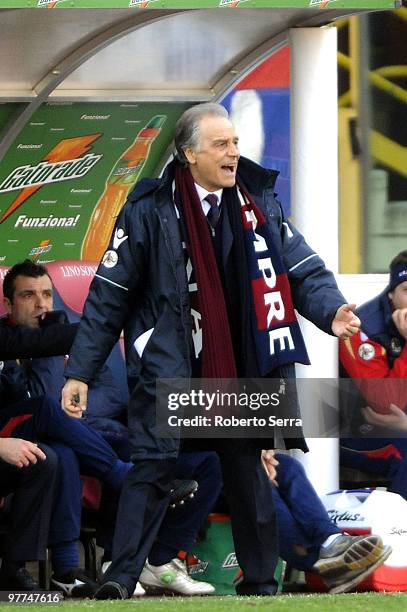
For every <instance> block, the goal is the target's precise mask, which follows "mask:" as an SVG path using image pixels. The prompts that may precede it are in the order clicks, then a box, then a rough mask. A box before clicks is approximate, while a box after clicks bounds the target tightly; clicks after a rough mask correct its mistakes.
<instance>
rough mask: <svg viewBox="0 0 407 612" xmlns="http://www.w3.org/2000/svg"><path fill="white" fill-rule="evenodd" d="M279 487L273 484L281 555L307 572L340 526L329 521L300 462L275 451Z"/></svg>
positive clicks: (294, 565)
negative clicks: (323, 546) (277, 463)
mask: <svg viewBox="0 0 407 612" xmlns="http://www.w3.org/2000/svg"><path fill="white" fill-rule="evenodd" d="M276 458H277V460H278V461H279V462H280V465H279V466H278V469H277V472H278V476H277V481H278V485H279V486H278V488H277V487H273V498H274V503H275V505H276V511H277V525H278V534H279V542H280V556H281V557H282V558H283V559H285V560H286V561H287V562H288V563H289V564H290V565H292V566H293V567H295V568H297V569H299V570H303V571H309V570H311V568H312V566H313V565H314V563H315V562H316V561H317V559H318V556H319V549H320V546H321V544H322V542H324V540H326V538H327V537H328V536H330V535H332V534H335V533H341V531H340V529H339V528H338V527H337V526H336V525H335V524H334V523H333V522H332V521H331V519H330V518H329V515H328V513H327V511H326V510H325V508H324V505H323V504H322V502H321V500H320V499H319V497H318V495H317V493H316V491H315V490H314V488H313V486H312V484H311V483H310V481H309V480H308V478H307V475H306V473H305V470H304V468H303V466H302V465H301V463H300V462H299V461H297V460H296V459H293V458H292V457H290V456H289V455H283V454H282V453H278V454H277V455H276Z"/></svg>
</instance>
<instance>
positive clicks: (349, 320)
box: [331, 304, 360, 340]
mask: <svg viewBox="0 0 407 612" xmlns="http://www.w3.org/2000/svg"><path fill="white" fill-rule="evenodd" d="M355 308H356V304H343V305H342V306H340V307H339V308H338V310H337V311H336V315H335V318H334V320H333V321H332V325H331V329H332V331H333V333H334V334H335V336H337V337H338V338H340V339H341V340H347V339H348V338H351V337H352V336H353V334H356V332H358V331H359V329H360V319H359V317H357V316H356V315H355V313H354V312H353V311H354V310H355Z"/></svg>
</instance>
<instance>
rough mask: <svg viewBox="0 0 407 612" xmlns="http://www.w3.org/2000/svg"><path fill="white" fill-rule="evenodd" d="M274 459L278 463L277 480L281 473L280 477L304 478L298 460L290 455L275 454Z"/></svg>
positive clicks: (303, 471)
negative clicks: (293, 476)
mask: <svg viewBox="0 0 407 612" xmlns="http://www.w3.org/2000/svg"><path fill="white" fill-rule="evenodd" d="M276 459H277V461H278V463H279V465H278V467H277V478H278V477H279V474H280V473H282V476H284V477H285V476H287V477H291V476H292V475H294V474H295V475H298V474H300V475H301V476H305V470H304V467H303V465H302V463H301V462H300V461H298V459H294V457H291V456H290V455H285V454H284V453H277V454H276Z"/></svg>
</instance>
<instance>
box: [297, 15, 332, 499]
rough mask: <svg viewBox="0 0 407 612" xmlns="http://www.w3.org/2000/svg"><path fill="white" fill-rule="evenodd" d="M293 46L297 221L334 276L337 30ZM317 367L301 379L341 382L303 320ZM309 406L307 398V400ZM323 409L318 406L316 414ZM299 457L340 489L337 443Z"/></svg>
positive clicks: (303, 33)
mask: <svg viewBox="0 0 407 612" xmlns="http://www.w3.org/2000/svg"><path fill="white" fill-rule="evenodd" d="M290 44H291V202H292V214H293V222H294V224H295V226H296V227H297V228H298V229H299V230H300V231H301V233H303V234H304V236H305V238H306V240H307V242H308V243H309V244H310V245H311V247H312V248H313V249H315V251H316V252H317V253H318V254H319V255H320V256H321V257H322V258H323V259H324V261H325V262H326V264H327V267H328V268H330V269H331V270H332V271H333V272H334V273H336V272H337V270H338V98H337V60H336V52H337V36H336V28H328V27H324V28H298V29H292V30H291V31H290ZM301 327H302V330H303V334H304V337H305V341H306V344H307V349H308V352H309V356H310V359H311V362H312V365H311V366H308V367H306V366H300V367H298V368H297V376H298V377H299V378H335V377H337V368H338V364H337V341H336V340H335V339H334V338H332V337H330V336H328V335H327V334H324V333H323V332H320V331H319V330H317V329H316V328H315V327H314V326H313V325H312V324H311V323H309V322H307V321H305V320H304V319H302V320H301ZM304 399H305V401H306V398H304ZM319 408H321V409H322V406H319V407H318V406H315V409H319ZM307 442H308V445H309V447H310V452H309V453H307V455H305V456H304V455H302V456H301V457H298V458H300V459H301V461H302V462H303V463H304V465H305V468H306V470H307V474H308V476H309V478H310V479H311V481H312V483H313V484H314V486H315V488H316V489H317V491H318V493H320V494H323V493H326V492H327V491H329V490H333V489H335V488H336V487H337V486H338V441H337V440H336V439H332V438H326V439H321V438H308V439H307Z"/></svg>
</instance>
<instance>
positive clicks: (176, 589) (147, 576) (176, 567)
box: [140, 559, 215, 595]
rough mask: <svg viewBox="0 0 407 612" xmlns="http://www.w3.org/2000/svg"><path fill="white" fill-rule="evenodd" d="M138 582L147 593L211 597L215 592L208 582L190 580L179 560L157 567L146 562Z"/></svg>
mask: <svg viewBox="0 0 407 612" xmlns="http://www.w3.org/2000/svg"><path fill="white" fill-rule="evenodd" d="M140 582H141V584H142V585H143V587H144V588H145V589H146V591H147V592H156V593H175V594H177V595H212V593H214V592H215V587H214V586H212V585H211V584H209V582H200V581H198V580H194V579H193V578H191V576H189V574H188V572H187V569H186V567H185V565H184V564H183V563H182V561H180V560H179V559H173V560H172V561H170V562H169V563H166V564H165V565H159V566H154V565H150V564H149V563H148V561H146V564H145V566H144V568H143V571H142V572H141V575H140Z"/></svg>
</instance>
